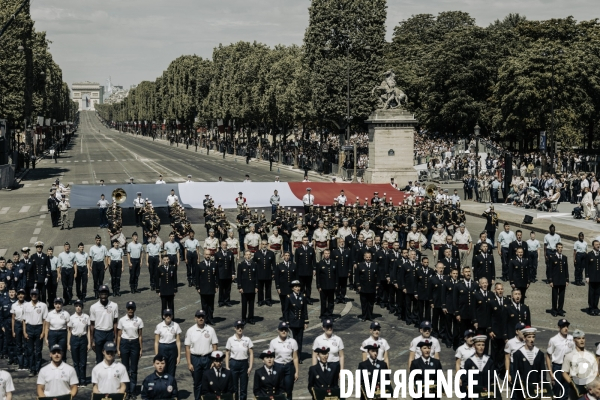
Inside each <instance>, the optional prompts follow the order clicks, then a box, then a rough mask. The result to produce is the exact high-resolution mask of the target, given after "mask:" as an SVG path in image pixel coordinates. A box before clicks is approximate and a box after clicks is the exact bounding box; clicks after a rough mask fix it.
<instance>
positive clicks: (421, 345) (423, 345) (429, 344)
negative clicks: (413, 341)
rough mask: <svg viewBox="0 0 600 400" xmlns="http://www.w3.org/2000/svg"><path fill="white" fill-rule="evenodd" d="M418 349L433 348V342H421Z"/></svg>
mask: <svg viewBox="0 0 600 400" xmlns="http://www.w3.org/2000/svg"><path fill="white" fill-rule="evenodd" d="M417 347H418V348H421V347H431V341H429V340H422V341H420V342H419V344H417Z"/></svg>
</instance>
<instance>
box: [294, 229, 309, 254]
mask: <svg viewBox="0 0 600 400" xmlns="http://www.w3.org/2000/svg"><path fill="white" fill-rule="evenodd" d="M304 236H306V231H305V230H304V229H294V230H293V231H292V237H291V240H292V243H293V244H294V249H297V248H298V247H300V246H302V238H303V237H304Z"/></svg>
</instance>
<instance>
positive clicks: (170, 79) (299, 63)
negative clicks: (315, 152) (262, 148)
mask: <svg viewBox="0 0 600 400" xmlns="http://www.w3.org/2000/svg"><path fill="white" fill-rule="evenodd" d="M385 20H386V1H385V0H338V1H331V0H312V2H311V5H310V7H309V25H308V27H307V29H306V32H305V36H304V43H303V44H302V46H297V45H292V46H283V45H278V46H275V47H274V48H270V47H268V46H266V45H264V44H261V43H256V42H253V43H250V42H238V43H233V44H230V45H226V46H224V45H219V46H218V47H216V48H215V49H214V51H213V54H212V58H211V59H203V58H201V57H198V56H195V55H194V56H182V57H179V58H178V59H176V60H174V61H173V62H172V63H171V64H170V65H169V67H168V68H167V70H165V71H164V73H163V74H162V76H160V77H159V78H157V79H156V80H155V81H154V82H142V83H141V84H140V85H139V86H138V87H137V88H136V89H134V90H132V91H131V92H130V94H129V97H127V99H126V100H125V101H124V102H122V103H120V104H114V105H102V106H100V107H98V109H99V113H100V116H101V117H102V118H104V119H106V120H109V121H121V122H122V121H135V120H153V121H160V123H162V121H163V120H167V121H175V120H178V121H179V122H180V124H181V125H182V126H183V127H184V128H186V129H188V131H191V130H190V129H189V128H191V127H193V126H196V127H197V126H204V127H211V126H214V124H215V122H216V120H223V121H224V124H225V125H232V126H234V127H235V128H236V129H237V128H247V131H250V130H259V131H261V132H272V133H273V134H276V133H284V134H285V133H287V132H289V130H290V129H292V128H293V127H299V126H302V127H304V128H316V129H322V128H325V129H328V130H329V131H330V132H336V131H338V130H339V131H342V130H344V129H345V128H346V127H347V126H348V124H350V127H351V128H352V129H353V130H361V131H362V130H364V128H365V127H364V122H363V121H364V120H365V119H367V117H368V116H369V114H370V113H371V112H372V110H373V109H374V107H375V106H376V96H373V95H372V94H371V89H372V88H373V87H374V86H376V85H378V84H379V82H381V80H382V79H383V75H382V74H383V72H385V71H387V70H392V71H394V72H395V74H396V81H397V84H398V86H399V87H400V88H401V89H402V90H403V91H404V92H405V93H406V94H407V97H408V104H407V108H408V109H409V110H410V111H412V112H414V113H415V115H416V118H417V119H418V120H419V122H420V124H421V126H422V128H424V129H427V130H428V131H430V132H433V133H436V132H437V133H440V134H453V135H457V136H469V135H472V133H473V128H474V126H475V125H476V124H477V123H479V125H480V126H481V131H482V135H484V136H490V137H494V136H501V137H504V138H505V139H507V140H510V141H511V142H514V143H519V144H520V146H521V148H524V147H525V148H536V147H537V138H538V134H539V132H540V131H547V132H548V133H549V137H550V138H551V139H552V140H556V141H561V142H562V143H563V144H565V145H569V146H585V147H588V148H591V146H592V144H593V143H594V141H595V140H596V138H597V137H598V133H599V118H600V75H599V73H598V71H600V24H599V23H598V21H597V20H591V21H580V22H578V21H575V20H574V19H573V18H572V17H567V18H563V19H552V20H547V21H532V20H528V19H527V18H525V17H524V16H520V15H518V14H511V15H508V16H506V17H505V18H504V19H501V20H497V21H495V22H494V23H492V24H490V25H489V26H487V27H481V26H478V25H476V21H475V19H474V18H472V17H471V16H470V15H469V14H468V13H465V12H460V11H450V12H443V13H440V14H438V15H437V16H435V15H431V14H419V15H413V16H412V17H410V18H408V19H407V20H404V21H401V22H400V23H399V24H398V25H397V26H396V27H395V28H394V33H393V37H392V40H391V41H390V42H386V40H385ZM348 83H349V84H348ZM348 94H349V96H348ZM348 97H349V98H350V101H349V104H348V102H347V98H348ZM348 115H349V118H348Z"/></svg>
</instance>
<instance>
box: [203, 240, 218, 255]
mask: <svg viewBox="0 0 600 400" xmlns="http://www.w3.org/2000/svg"><path fill="white" fill-rule="evenodd" d="M202 247H203V248H204V250H210V254H215V253H216V251H217V249H218V248H219V239H217V238H216V237H212V238H211V237H210V236H209V237H207V238H206V239H204V245H203V246H202Z"/></svg>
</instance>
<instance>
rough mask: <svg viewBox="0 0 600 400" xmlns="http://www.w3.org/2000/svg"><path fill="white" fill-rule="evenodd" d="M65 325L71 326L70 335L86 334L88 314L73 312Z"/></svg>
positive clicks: (88, 323)
mask: <svg viewBox="0 0 600 400" xmlns="http://www.w3.org/2000/svg"><path fill="white" fill-rule="evenodd" d="M67 326H68V327H69V328H71V336H78V337H79V336H84V335H87V333H88V327H89V326H90V316H89V315H87V314H85V313H81V315H77V313H75V314H73V315H71V316H70V317H69V322H68V323H67Z"/></svg>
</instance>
